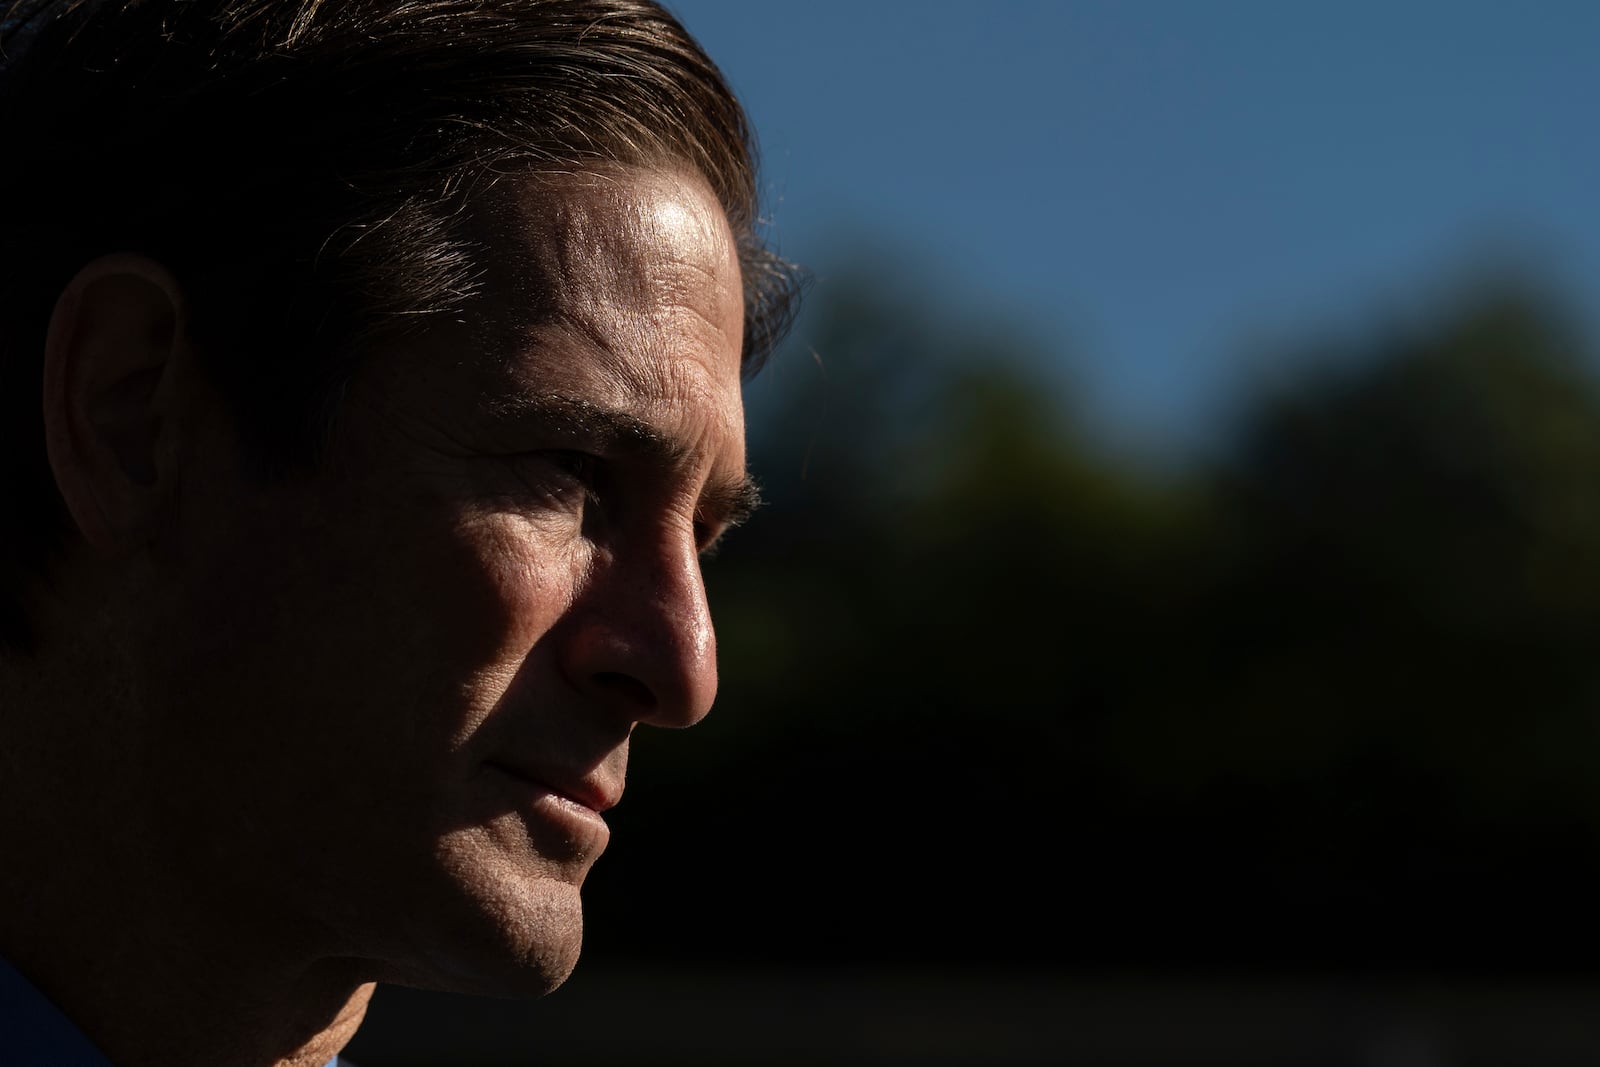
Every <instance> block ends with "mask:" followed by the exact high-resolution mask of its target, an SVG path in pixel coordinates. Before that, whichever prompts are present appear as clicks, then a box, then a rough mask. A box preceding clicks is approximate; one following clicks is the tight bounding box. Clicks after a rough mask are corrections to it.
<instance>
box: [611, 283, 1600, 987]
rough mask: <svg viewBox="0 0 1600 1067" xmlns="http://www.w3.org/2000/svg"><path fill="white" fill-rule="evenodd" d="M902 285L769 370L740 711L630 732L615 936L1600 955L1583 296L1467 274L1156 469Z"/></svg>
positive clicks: (669, 949)
mask: <svg viewBox="0 0 1600 1067" xmlns="http://www.w3.org/2000/svg"><path fill="white" fill-rule="evenodd" d="M893 276H894V275H893V274H892V273H885V272H878V273H877V274H876V275H875V276H873V277H871V278H866V277H856V278H850V279H845V280H842V281H841V282H840V283H838V284H835V285H833V286H826V285H825V286H823V287H821V288H820V290H819V292H818V294H817V297H818V299H817V301H816V305H817V306H816V307H814V308H813V310H812V313H811V314H810V316H809V317H808V319H807V320H806V321H805V322H804V323H803V324H802V327H801V330H800V333H799V337H800V338H801V339H802V340H804V341H809V350H807V349H806V348H804V347H796V348H793V349H791V351H790V352H789V353H788V354H787V356H786V357H785V358H783V359H782V360H780V361H779V362H778V363H777V364H776V365H775V366H774V367H773V368H771V370H770V371H769V372H768V377H767V378H765V379H763V380H758V382H757V383H756V384H755V385H753V386H752V387H751V397H750V399H751V411H752V454H753V463H754V466H755V469H756V470H757V471H758V473H759V474H760V475H761V477H762V478H763V481H764V482H765V484H766V488H767V494H768V496H769V497H770V499H771V502H772V506H771V508H770V510H769V511H768V512H766V513H763V515H762V516H760V517H759V518H758V519H757V521H756V522H754V523H753V524H752V525H751V527H750V529H748V530H747V531H742V532H741V533H740V534H739V535H738V537H736V538H735V539H734V540H733V541H732V542H730V545H729V547H728V549H727V550H726V551H725V553H724V555H723V556H722V558H720V559H718V560H717V561H715V562H714V563H712V564H711V565H710V566H709V567H708V575H707V576H708V582H709V583H710V586H711V595H712V598H713V601H714V606H715V610H716V612H717V615H718V621H719V626H718V629H719V635H720V637H721V640H722V651H723V655H722V664H723V691H722V696H721V698H720V700H719V706H718V710H717V712H716V714H714V715H713V716H712V717H711V718H710V719H709V720H707V722H706V723H705V724H704V725H703V726H701V727H699V728H698V729H697V731H696V734H697V735H698V736H696V737H695V738H694V739H693V740H692V743H686V744H681V745H680V744H677V743H676V739H675V738H671V737H663V736H659V735H657V734H656V732H653V731H652V732H647V733H642V734H641V735H639V737H638V741H637V743H638V747H639V749H640V753H639V758H638V759H637V760H636V762H635V771H634V774H633V778H632V781H631V783H630V786H629V794H630V802H629V803H628V804H625V805H624V807H623V808H621V809H619V811H618V818H617V823H618V827H619V830H621V831H623V832H624V835H625V837H626V838H627V839H628V841H629V844H628V847H627V848H626V849H619V850H617V853H616V855H615V856H608V857H607V859H606V860H605V862H604V863H603V864H602V865H601V867H600V869H599V870H597V872H596V875H595V879H594V882H593V891H592V892H591V894H590V906H591V908H592V909H594V910H596V911H598V912H603V913H604V918H603V919H602V920H601V921H598V922H596V923H595V924H593V929H594V930H595V931H596V932H597V933H596V936H595V937H594V938H592V941H591V947H592V948H593V949H594V950H595V951H596V952H598V953H600V954H602V955H604V954H607V953H610V954H614V955H624V954H628V953H632V952H640V951H643V952H647V953H653V952H663V953H670V954H671V955H673V956H674V957H676V958H684V957H686V956H689V957H692V956H694V955H696V954H699V955H704V956H717V957H735V958H750V957H757V958H762V959H775V958H784V959H789V960H804V959H824V958H825V959H830V960H838V959H846V960H872V959H877V960H894V961H900V962H906V961H910V960H915V959H923V960H932V959H938V960H944V961H978V960H990V961H993V960H1004V961H1007V962H1012V963H1017V962H1027V963H1035V964H1038V965H1060V964H1063V963H1064V964H1069V965H1078V966H1089V965H1094V964H1113V965H1136V964H1147V965H1164V966H1177V965H1186V966H1197V965H1198V966H1208V967H1217V966H1253V965H1258V964H1262V963H1272V964H1275V965H1279V966H1329V965H1335V964H1349V965H1361V966H1380V965H1391V966H1392V965H1432V966H1454V967H1465V966H1490V967H1510V966H1522V967H1532V966H1540V967H1549V966H1554V965H1560V964H1563V963H1566V964H1568V965H1572V966H1581V965H1584V964H1586V960H1587V957H1588V955H1589V954H1587V953H1586V952H1583V951H1582V944H1581V939H1574V938H1573V937H1572V936H1570V931H1571V930H1573V929H1575V928H1576V924H1577V923H1578V922H1579V921H1580V917H1581V914H1582V912H1581V904H1582V901H1583V898H1584V896H1586V890H1587V886H1588V884H1589V882H1590V880H1592V879H1593V878H1594V877H1595V876H1596V875H1597V874H1600V870H1597V863H1596V860H1595V859H1594V857H1595V856H1596V855H1600V849H1597V848H1596V844H1597V843H1596V842H1595V841H1594V839H1593V838H1594V835H1593V830H1592V827H1593V825H1594V820H1595V819H1596V817H1600V785H1597V784H1596V783H1595V781H1594V779H1595V776H1594V775H1593V774H1592V773H1591V770H1590V768H1591V767H1592V765H1593V763H1594V761H1595V760H1596V758H1597V757H1600V731H1597V729H1596V725H1595V716H1594V714H1593V711H1592V709H1593V708H1594V706H1595V696H1596V683H1597V681H1600V670H1597V669H1596V667H1595V666H1593V665H1592V664H1593V662H1594V660H1595V657H1594V656H1593V655H1591V654H1590V652H1589V647H1588V646H1589V642H1590V641H1591V640H1592V637H1593V635H1594V634H1595V632H1596V628H1597V627H1596V623H1597V622H1600V617H1597V613H1600V500H1597V498H1596V495H1595V494H1596V492H1597V490H1600V396H1597V391H1596V387H1595V384H1594V382H1593V381H1592V380H1591V378H1590V376H1589V373H1588V370H1587V366H1588V365H1587V363H1586V362H1585V355H1586V354H1585V353H1584V351H1583V350H1582V346H1581V345H1580V344H1579V343H1578V342H1577V341H1576V340H1575V339H1574V338H1573V337H1572V336H1571V335H1570V334H1569V333H1568V332H1566V331H1564V330H1563V329H1562V328H1561V327H1560V325H1559V323H1560V316H1559V315H1557V314H1555V313H1554V312H1553V311H1552V310H1551V309H1550V308H1548V307H1546V306H1545V305H1544V304H1543V303H1542V302H1541V301H1540V299H1539V298H1538V297H1537V296H1535V295H1532V294H1530V293H1528V292H1525V291H1519V290H1517V289H1516V288H1515V287H1501V288H1500V289H1498V290H1496V291H1494V292H1492V293H1475V294H1472V297H1471V299H1469V300H1466V301H1464V302H1463V303H1462V305H1461V306H1460V307H1459V308H1458V309H1456V310H1454V311H1453V312H1451V313H1450V314H1448V315H1445V316H1443V317H1442V318H1441V319H1440V321H1439V322H1438V323H1436V324H1435V325H1434V326H1433V327H1432V328H1429V329H1426V330H1423V331H1420V332H1419V333H1418V334H1417V335H1416V336H1411V337H1391V338H1388V339H1386V340H1384V341H1383V342H1382V343H1380V344H1378V345H1376V346H1373V347H1372V349H1371V350H1370V351H1362V352H1346V353H1341V354H1339V358H1336V359H1331V360H1328V361H1326V363H1327V366H1329V367H1330V368H1331V369H1330V371H1329V373H1328V374H1327V376H1326V378H1325V379H1323V380H1321V381H1320V382H1319V383H1318V384H1317V385H1316V387H1315V388H1314V389H1310V390H1307V391H1304V392H1301V393H1294V394H1278V395H1269V396H1262V397H1257V398H1254V400H1253V401H1252V402H1251V404H1250V405H1249V406H1248V407H1247V408H1246V410H1245V412H1244V414H1243V416H1242V417H1241V419H1240V422H1239V425H1238V426H1237V427H1236V433H1235V436H1234V441H1235V447H1234V448H1233V449H1232V450H1231V452H1230V453H1229V455H1228V458H1227V459H1226V460H1225V461H1224V462H1222V463H1220V464H1219V465H1218V466H1217V468H1216V469H1215V470H1211V471H1201V472H1199V473H1197V474H1195V475H1193V476H1192V477H1190V478H1189V479H1188V480H1187V481H1184V482H1181V483H1179V484H1172V483H1170V482H1165V481H1158V480H1156V479H1154V478H1151V477H1148V476H1146V475H1143V474H1141V473H1140V472H1138V471H1135V470H1132V469H1128V468H1125V467H1122V466H1119V465H1118V464H1117V463H1115V462H1113V461H1112V460H1110V459H1109V458H1108V457H1106V456H1104V455H1102V454H1099V453H1097V452H1096V451H1095V450H1094V449H1092V448H1090V447H1089V446H1088V445H1087V444H1086V443H1085V442H1084V440H1083V439H1082V438H1080V437H1079V436H1078V435H1077V434H1075V433H1074V431H1073V422H1074V420H1073V419H1072V417H1071V409H1070V406H1069V405H1064V404H1062V403H1061V402H1060V400H1059V394H1058V393H1057V392H1056V391H1054V390H1051V389H1047V388H1044V387H1043V386H1042V385H1041V383H1040V382H1039V381H1038V379H1037V374H1036V372H1035V371H1033V370H1030V368H1032V367H1036V366H1037V365H1038V364H1037V356H1038V352H1037V351H1036V349H1035V347H1034V345H1033V343H1032V342H1030V341H1029V340H1028V339H1027V338H1025V337H1022V336H1020V335H1018V334H1016V333H1015V332H1014V331H1008V330H1005V329H996V328H995V327H994V325H993V324H992V323H979V324H962V323H959V322H953V321H951V318H950V317H949V316H948V315H946V314H943V313H940V312H939V311H937V310H936V305H935V302H934V301H930V300H929V299H927V298H926V296H922V295H920V294H917V293H915V292H911V291H910V290H909V288H907V289H903V290H902V291H900V292H899V293H898V294H897V292H896V291H894V290H893V289H891V288H890V287H888V286H887V285H886V284H885V282H884V280H883V279H884V278H885V277H893ZM662 871H668V872H672V876H671V877H667V878H662V877H661V874H660V872H662ZM1536 932H1540V933H1539V936H1537V937H1536V936H1534V935H1535V933H1536ZM1558 932H1561V933H1564V934H1567V935H1568V936H1566V937H1565V938H1564V940H1560V941H1554V940H1552V939H1553V938H1555V937H1556V935H1557V933H1558ZM1552 946H1557V947H1556V948H1555V949H1554V950H1552Z"/></svg>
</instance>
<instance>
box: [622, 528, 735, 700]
mask: <svg viewBox="0 0 1600 1067" xmlns="http://www.w3.org/2000/svg"><path fill="white" fill-rule="evenodd" d="M607 569H608V570H611V571H612V573H611V575H610V579H611V582H612V583H614V584H613V585H612V588H611V590H610V591H609V592H608V594H607V595H606V596H604V597H602V598H601V603H600V604H599V605H598V607H597V610H598V611H599V612H600V613H601V617H600V618H598V619H596V620H595V622H596V623H597V624H598V625H599V626H601V627H603V628H604V629H606V630H608V631H611V632H612V633H613V640H611V641H609V642H604V643H603V647H604V648H606V649H607V650H608V652H607V653H606V657H607V661H606V662H602V663H597V664H595V666H596V667H597V668H599V670H598V672H597V674H596V676H597V677H598V676H599V674H616V675H622V676H625V677H627V678H630V679H632V680H633V682H635V683H637V685H626V686H620V687H619V686H612V687H610V688H611V689H612V690H613V691H614V692H615V693H621V694H623V695H622V697H620V699H625V700H628V701H630V702H631V703H632V704H633V707H631V708H630V711H629V714H630V715H631V716H632V717H633V718H634V719H636V720H638V721H640V722H646V723H650V724H652V725H656V726H670V727H683V726H692V725H693V724H695V723H696V722H699V721H700V720H701V719H702V718H704V717H705V715H706V713H707V712H709V711H710V710H711V704H712V701H713V700H715V699H716V694H717V641H716V633H715V631H714V630H713V628H712V625H711V609H710V605H709V604H708V603H707V600H706V592H705V583H704V581H703V580H702V578H701V575H700V561H699V556H698V553H697V551H696V547H695V544H694V538H693V535H692V533H685V534H683V535H679V536H672V537H666V538H662V539H661V541H660V542H659V543H658V544H657V545H656V547H655V551H653V552H650V553H642V554H638V555H634V556H632V557H631V558H630V557H627V556H624V555H622V554H619V555H618V557H616V558H614V559H613V560H612V561H611V562H610V565H609V567H608V568H607Z"/></svg>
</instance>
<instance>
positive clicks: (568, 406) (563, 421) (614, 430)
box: [495, 393, 762, 529]
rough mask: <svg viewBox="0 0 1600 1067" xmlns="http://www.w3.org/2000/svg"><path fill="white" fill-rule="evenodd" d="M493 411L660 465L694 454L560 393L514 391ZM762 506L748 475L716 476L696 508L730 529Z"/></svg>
mask: <svg viewBox="0 0 1600 1067" xmlns="http://www.w3.org/2000/svg"><path fill="white" fill-rule="evenodd" d="M495 414H496V415H499V416H502V417H505V418H510V419H516V420H518V421H524V420H526V421H528V422H536V423H538V424H540V425H543V426H548V427H551V428H553V429H555V430H556V431H557V432H559V433H562V434H563V435H566V436H570V437H574V438H577V439H578V440H580V441H582V442H584V444H585V445H586V446H587V447H589V448H593V449H595V450H596V451H598V452H603V453H609V452H627V453H631V454H633V455H634V456H637V457H639V458H641V459H644V460H648V461H650V462H652V463H654V464H657V465H659V466H662V467H676V468H682V467H686V466H688V465H689V463H690V460H691V459H692V452H691V451H690V450H689V449H688V448H686V447H684V446H683V445H682V444H681V443H679V442H676V441H673V440H671V439H670V438H668V437H667V436H666V435H665V434H663V433H662V432H661V431H660V430H658V429H656V428H655V427H654V426H651V425H650V424H649V423H648V422H645V421H644V420H643V419H640V418H638V417H637V416H634V415H630V414H629V413H627V412H625V411H619V410H617V409H616V408H609V407H604V406H602V405H600V404H596V403H594V402H593V401H591V400H585V399H583V398H582V397H575V396H569V395H566V394H562V393H537V394H516V395H512V396H510V397H506V398H503V399H501V400H500V401H499V402H498V403H497V404H496V405H495ZM761 505H762V499H761V489H760V487H759V486H758V485H757V484H756V482H755V479H753V478H751V477H750V475H749V474H748V473H746V474H744V475H743V476H742V477H740V478H739V479H738V480H726V479H714V480H712V481H711V482H708V483H707V484H706V486H705V487H704V488H703V489H702V490H701V492H700V499H699V501H698V502H697V505H696V507H697V511H699V512H700V513H701V514H703V515H705V516H706V517H707V518H710V519H713V520H715V521H717V522H719V523H721V524H722V525H723V526H724V527H726V528H729V529H731V528H732V527H735V526H739V525H741V524H743V523H745V522H747V521H749V519H750V517H751V516H752V515H754V514H755V513H756V511H757V510H759V509H760V507H761Z"/></svg>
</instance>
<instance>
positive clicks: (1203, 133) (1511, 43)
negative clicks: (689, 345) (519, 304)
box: [668, 0, 1600, 451]
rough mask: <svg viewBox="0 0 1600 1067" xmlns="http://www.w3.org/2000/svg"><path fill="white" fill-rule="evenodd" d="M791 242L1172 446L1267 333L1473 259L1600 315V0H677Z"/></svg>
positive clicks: (1308, 325) (1110, 424)
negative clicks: (1003, 332) (984, 314)
mask: <svg viewBox="0 0 1600 1067" xmlns="http://www.w3.org/2000/svg"><path fill="white" fill-rule="evenodd" d="M668 2H669V5H670V6H671V7H672V8H673V10H674V11H675V12H676V13H677V14H678V15H679V17H680V18H682V19H683V21H684V23H685V24H686V25H687V26H688V27H689V29H690V31H691V32H693V33H694V34H695V35H696V36H697V37H698V38H699V39H700V40H701V42H702V43H703V44H704V45H705V46H706V48H707V50H708V51H709V52H710V53H711V55H712V57H713V58H714V59H716V61H717V62H718V63H719V64H720V65H721V66H722V68H723V70H724V72H725V73H726V74H727V75H728V78H729V80H730V81H731V82H732V83H733V86H734V89H735V90H736V91H737V92H738V93H739V94H740V96H741V97H742V98H743V99H744V101H745V103H746V106H747V107H748V108H749V110H750V112H751V115H752V117H753V119H754V121H755V124H756V127H757V130H758V132H759V135H760V138H761V144H762V147H763V153H764V158H765V178H766V185H767V187H768V189H769V193H770V194H771V205H770V214H771V215H772V216H773V219H774V222H775V226H776V234H777V237H778V240H779V243H780V246H781V247H782V249H783V250H784V252H785V253H786V254H789V255H791V256H792V257H795V258H799V259H801V260H802V261H804V262H806V263H807V264H808V265H811V266H813V267H815V268H816V269H817V271H818V273H819V274H820V275H821V276H822V277H823V279H824V283H825V282H826V278H827V276H828V272H829V268H830V266H832V265H841V266H842V265H843V264H844V263H846V262H848V260H849V259H850V258H852V256H854V255H855V254H857V253H858V252H859V251H860V250H861V249H862V248H870V247H874V246H877V247H882V248H888V249H893V250H898V251H900V252H902V253H903V254H904V255H905V256H907V257H908V260H909V261H913V262H915V263H917V264H918V269H919V270H920V271H922V272H923V274H924V275H925V276H926V277H927V278H928V279H929V282H930V284H935V285H937V286H938V289H939V291H940V293H941V294H942V299H943V300H945V301H947V302H952V303H955V304H958V305H962V306H968V305H970V307H971V309H973V310H974V311H977V310H981V309H992V310H993V311H994V312H996V313H999V314H1004V315H1006V316H1008V317H1012V318H1015V319H1016V320H1017V321H1019V322H1024V323H1027V324H1028V325H1029V326H1031V327H1032V328H1034V329H1035V330H1036V331H1037V332H1038V333H1039V334H1040V335H1041V336H1042V337H1043V338H1044V339H1045V342H1046V343H1045V344H1043V345H1042V346H1041V358H1042V359H1043V360H1045V361H1046V362H1047V363H1048V364H1050V366H1051V369H1052V371H1053V372H1058V373H1059V376H1060V377H1061V378H1062V379H1063V380H1071V381H1073V382H1075V383H1077V384H1078V385H1079V386H1080V391H1081V390H1082V389H1086V390H1087V400H1086V403H1084V404H1083V405H1082V406H1083V408H1084V409H1085V410H1086V411H1087V413H1088V414H1089V415H1090V416H1091V417H1092V419H1093V420H1094V422H1095V423H1097V424H1098V426H1099V428H1100V429H1101V430H1102V431H1103V432H1104V433H1106V434H1107V436H1108V438H1110V439H1111V440H1113V441H1117V442H1120V443H1122V444H1125V445H1129V446H1131V447H1134V448H1138V449H1155V450H1158V451H1159V450H1168V451H1173V450H1178V451H1181V450H1182V449H1183V448H1184V447H1186V445H1187V444H1189V443H1190V442H1193V441H1195V440H1197V439H1199V438H1200V437H1202V436H1203V434H1204V431H1205V429H1206V427H1207V426H1208V419H1209V418H1210V417H1211V416H1213V415H1214V414H1215V412H1216V411H1217V410H1218V406H1219V404H1221V403H1223V402H1225V398H1226V397H1227V396H1229V395H1230V394H1231V393H1232V392H1233V391H1234V390H1235V389H1236V387H1237V386H1238V385H1239V384H1240V383H1241V382H1245V381H1248V380H1249V379H1251V378H1252V377H1257V376H1262V375H1265V376H1269V377H1274V376H1275V377H1285V376H1289V377H1292V376H1293V375H1294V374H1295V373H1296V368H1295V367H1294V366H1292V365H1289V364H1286V363H1285V362H1284V361H1283V360H1282V359H1281V358H1279V359H1277V360H1276V361H1274V360H1270V359H1266V358H1264V356H1263V353H1266V352H1273V351H1281V350H1282V349H1283V347H1284V346H1283V345H1282V344H1280V343H1279V342H1281V341H1283V340H1288V341H1293V340H1295V339H1297V338H1301V337H1315V336H1320V335H1323V334H1326V333H1328V332H1330V331H1337V330H1343V329H1360V328H1363V327H1364V326H1365V325H1367V324H1371V323H1373V322H1376V321H1381V320H1383V319H1384V318H1386V317H1391V318H1392V317H1394V316H1401V317H1404V316H1407V315H1415V314H1420V313H1422V311H1423V310H1424V309H1425V308H1426V307H1428V306H1429V302H1430V301H1431V300H1434V299H1436V298H1437V297H1438V295H1439V294H1440V293H1441V292H1445V291H1448V290H1449V288H1450V287H1451V285H1452V284H1454V282H1455V281H1457V280H1459V279H1460V278H1461V277H1463V276H1464V275H1465V274H1466V273H1467V272H1469V270H1470V269H1471V266H1472V265H1473V264H1475V263H1481V262H1492V261H1496V260H1504V259H1508V258H1509V259H1513V260H1515V259H1524V260H1529V261H1533V262H1536V263H1538V264H1540V265H1542V266H1543V267H1544V268H1545V269H1547V270H1548V271H1549V272H1550V273H1551V274H1552V275H1553V276H1554V277H1555V278H1556V280H1557V281H1558V282H1560V283H1561V284H1562V285H1563V286H1564V287H1565V290H1566V291H1567V292H1568V294H1569V295H1570V297H1571V298H1572V299H1573V300H1574V301H1575V302H1576V303H1577V304H1578V305H1579V307H1580V308H1581V309H1585V310H1586V311H1587V313H1588V314H1589V321H1590V322H1591V323H1600V314H1597V313H1596V309H1600V210H1597V206H1596V204H1595V199H1596V195H1597V191H1600V143H1597V141H1600V127H1597V123H1596V122H1595V120H1594V118H1593V115H1594V113H1595V110H1596V107H1597V106H1600V4H1594V3H1578V2H1564V3H1558V2H1545V3H1526V4H1520V5H1512V4H1509V3H1485V2H1474V0H1464V2H1454V3H1445V2H1437V0H1428V2H1422V0H1411V2H1407V0H1392V2H1388V3H1379V2H1374V0H1354V2H1342V3H1339V4H1333V3H1321V4H1308V3H1298V4H1296V3H1268V2H1262V0H1207V2H1199V0H1189V2H1178V0H1148V2H1123V3H1110V2H1087V0H1081V2H1057V3H1047V2H1043V0H1035V2H1022V0H1012V2H1009V3H1006V2H1002V3H993V4H982V5H979V4H974V3H970V2H969V3H954V2H946V0H925V2H916V3H913V2H910V0H897V2H891V0H876V2H872V0H855V2H841V0H808V2H806V3H804V4H790V3H785V4H778V3H768V2H762V0H744V2H738V0H678V2H672V0H668Z"/></svg>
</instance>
